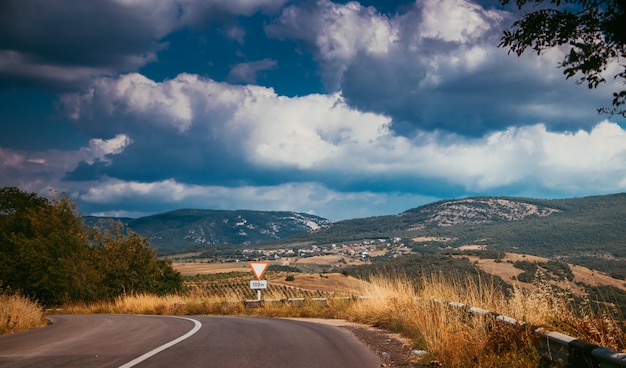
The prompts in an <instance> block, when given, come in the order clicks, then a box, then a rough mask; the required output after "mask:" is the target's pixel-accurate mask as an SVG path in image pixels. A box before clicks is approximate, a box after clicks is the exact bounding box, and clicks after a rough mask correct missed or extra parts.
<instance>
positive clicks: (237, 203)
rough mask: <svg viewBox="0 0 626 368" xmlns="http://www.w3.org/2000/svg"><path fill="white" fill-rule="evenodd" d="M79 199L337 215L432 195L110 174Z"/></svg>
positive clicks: (391, 210)
mask: <svg viewBox="0 0 626 368" xmlns="http://www.w3.org/2000/svg"><path fill="white" fill-rule="evenodd" d="M76 199H77V200H80V201H83V202H85V203H89V204H106V205H107V207H109V208H111V210H108V211H106V212H94V213H91V214H93V215H107V216H111V215H112V214H124V215H132V216H142V215H147V213H126V212H121V211H119V210H115V209H114V208H116V206H120V207H123V206H124V205H125V204H127V203H128V202H129V201H130V202H133V203H135V204H141V203H159V204H160V205H162V206H164V207H165V208H202V209H228V210H237V209H250V210H259V211H297V212H305V213H310V214H316V215H319V216H323V217H327V218H331V219H333V220H338V219H345V218H354V217H352V216H359V215H360V216H363V217H366V216H371V215H372V214H374V213H375V214H379V215H380V214H383V213H385V214H395V213H396V212H395V211H396V209H397V208H402V206H409V207H407V208H406V209H408V208H410V207H413V206H418V205H421V204H425V203H429V202H432V201H433V200H434V198H433V197H427V196H422V195H418V194H410V193H406V194H401V193H373V192H367V191H365V192H338V191H335V190H332V189H329V188H327V187H325V186H323V185H320V184H319V183H312V182H304V183H284V184H280V185H275V186H257V187H252V186H241V187H225V186H200V185H189V184H182V183H178V182H176V181H175V180H171V179H168V180H164V181H159V182H151V183H141V182H124V181H120V180H116V179H107V180H106V181H103V182H100V183H97V184H95V186H94V187H92V188H90V189H89V190H87V191H86V192H85V193H83V194H81V195H79V196H77V197H76ZM138 207H140V206H138Z"/></svg>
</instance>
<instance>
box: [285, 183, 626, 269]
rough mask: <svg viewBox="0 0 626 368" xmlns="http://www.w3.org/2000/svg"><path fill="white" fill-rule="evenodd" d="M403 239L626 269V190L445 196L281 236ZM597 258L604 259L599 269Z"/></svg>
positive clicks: (436, 247)
mask: <svg viewBox="0 0 626 368" xmlns="http://www.w3.org/2000/svg"><path fill="white" fill-rule="evenodd" d="M391 237H400V238H402V239H403V240H404V241H405V242H406V243H407V244H408V245H409V246H410V247H411V248H413V250H414V251H416V252H418V253H422V254H424V253H440V252H442V251H448V250H449V249H455V248H459V247H462V246H470V245H471V246H474V247H480V248H486V249H494V250H501V251H506V252H514V253H526V254H532V255H536V256H542V257H548V258H554V259H561V260H563V261H567V262H572V263H576V264H581V265H586V266H589V267H591V268H594V269H606V266H607V265H610V266H611V267H612V268H617V267H618V266H620V265H621V267H622V269H624V267H623V266H624V265H625V260H626V193H621V194H612V195H603V196H592V197H584V198H572V199H557V200H541V199H531V198H513V197H472V198H465V199H455V200H445V201H439V202H435V203H431V204H428V205H424V206H420V207H417V208H413V209H410V210H408V211H405V212H402V213H400V214H397V215H393V216H379V217H370V218H363V219H354V220H345V221H339V222H336V223H333V224H331V226H328V227H325V228H322V229H320V230H317V231H314V232H311V233H306V234H296V235H294V236H292V237H290V238H287V239H282V240H281V242H282V243H287V242H313V243H318V244H328V243H340V242H349V241H355V240H362V239H377V238H391ZM598 263H602V265H601V267H598Z"/></svg>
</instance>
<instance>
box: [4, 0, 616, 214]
mask: <svg viewBox="0 0 626 368" xmlns="http://www.w3.org/2000/svg"><path fill="white" fill-rule="evenodd" d="M520 14H521V13H520V11H518V10H517V9H515V8H514V7H512V6H502V5H500V4H499V2H498V1H497V0H479V1H473V0H416V1H392V0H363V1H361V2H358V1H350V2H346V1H330V0H302V1H289V0H150V1H147V0H90V1H75V0H3V1H2V3H1V4H0V187H8V186H16V187H18V188H20V189H21V190H23V191H26V192H35V193H38V194H40V195H41V196H45V197H56V196H58V195H59V194H61V193H64V194H66V195H67V196H69V197H70V198H71V199H72V200H73V201H74V202H75V203H76V205H77V208H78V210H79V212H80V213H81V214H84V215H101V216H126V217H139V216H145V215H149V214H154V213H159V212H164V211H169V210H175V209H181V208H196V209H225V210H237V209H248V210H271V211H297V212H306V213H310V214H314V215H318V216H321V217H325V218H327V219H330V220H335V221H337V220H342V219H352V218H362V217H370V216H378V215H392V214H397V213H400V212H403V211H405V210H408V209H411V208H414V207H418V206H420V205H423V204H427V203H432V202H435V201H438V200H442V199H457V198H464V197H469V196H483V195H486V196H515V197H532V198H544V199H556V198H574V197H583V196H590V195H602V194H610V193H620V192H624V191H626V120H625V119H624V118H623V117H620V116H609V115H599V114H598V112H597V109H598V108H600V107H608V106H610V103H611V101H612V93H613V92H615V91H619V90H622V89H623V84H621V85H620V84H619V83H620V81H619V80H617V81H616V80H614V79H613V78H611V77H607V83H605V84H603V85H601V86H600V87H599V88H597V89H592V90H590V89H588V88H587V87H586V85H579V84H577V83H576V81H575V80H574V78H573V79H569V80H567V79H566V78H565V77H564V75H563V70H562V69H561V68H559V67H558V65H559V62H560V61H562V59H563V56H564V54H565V52H566V51H567V50H565V49H554V50H550V51H549V52H547V53H545V54H543V55H540V56H538V55H537V54H534V53H527V54H523V55H522V56H521V57H518V56H517V55H515V54H509V53H508V50H506V49H503V48H500V47H498V44H499V42H500V38H501V36H502V32H503V30H504V29H507V28H510V26H511V24H512V23H513V21H514V20H515V19H517V18H518V17H519V16H520ZM619 68H620V66H619V65H616V64H615V65H610V66H609V68H608V70H607V73H608V74H607V75H613V74H615V73H616V72H617V71H619V70H620V69H619ZM611 73H613V74H611Z"/></svg>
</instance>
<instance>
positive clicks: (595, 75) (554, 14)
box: [500, 0, 626, 117]
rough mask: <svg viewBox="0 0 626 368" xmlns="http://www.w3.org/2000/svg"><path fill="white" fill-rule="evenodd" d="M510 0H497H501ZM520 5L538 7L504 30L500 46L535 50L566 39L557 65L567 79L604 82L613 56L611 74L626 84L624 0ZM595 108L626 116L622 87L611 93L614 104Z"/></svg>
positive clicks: (525, 1)
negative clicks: (616, 66)
mask: <svg viewBox="0 0 626 368" xmlns="http://www.w3.org/2000/svg"><path fill="white" fill-rule="evenodd" d="M510 2H511V0H500V3H501V4H502V5H506V4H508V3H510ZM515 3H516V5H517V7H518V9H520V10H521V9H523V8H525V7H531V6H534V7H535V8H536V10H534V11H532V12H530V13H527V14H525V15H524V17H523V18H521V19H519V20H517V21H515V22H514V23H513V25H512V29H511V30H505V31H504V35H503V36H502V39H501V42H500V47H505V48H509V52H515V53H516V54H517V55H518V56H520V55H521V54H522V53H524V51H526V49H528V48H530V49H532V50H533V51H535V52H537V54H541V53H542V52H543V51H545V50H547V49H550V48H553V47H557V46H564V45H565V46H567V45H569V48H570V49H569V52H568V53H567V54H566V55H565V57H564V59H563V61H562V62H561V64H560V66H561V67H562V68H564V70H563V73H564V74H565V76H566V78H567V79H569V78H571V77H574V76H578V77H579V79H578V81H577V83H579V84H585V83H586V84H587V86H588V87H589V88H596V87H597V86H598V85H599V84H601V83H604V82H606V79H605V78H604V76H603V74H604V72H606V70H607V66H609V65H611V64H612V63H614V62H617V63H618V64H619V66H620V68H619V70H618V72H617V73H615V75H614V76H613V78H614V79H622V80H623V82H624V84H625V85H626V45H625V43H626V0H516V1H515ZM598 112H600V113H608V114H611V115H613V114H617V115H622V116H624V117H626V89H624V90H621V91H617V92H614V93H613V107H611V108H607V107H603V108H599V109H598Z"/></svg>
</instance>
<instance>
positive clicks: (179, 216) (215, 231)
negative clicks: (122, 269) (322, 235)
mask: <svg viewBox="0 0 626 368" xmlns="http://www.w3.org/2000/svg"><path fill="white" fill-rule="evenodd" d="M108 219H109V218H100V217H86V218H85V220H86V223H87V224H89V225H95V224H98V223H100V222H102V221H103V220H108ZM115 220H120V221H122V222H123V223H124V224H125V225H126V226H128V228H130V229H131V230H133V231H135V232H137V233H138V234H140V235H142V236H145V237H147V238H148V239H149V240H150V243H151V244H152V245H153V246H154V247H155V248H157V249H160V250H163V251H179V250H186V249H193V248H198V247H199V246H204V249H206V245H216V244H248V245H249V244H259V243H264V242H270V241H273V240H277V239H281V238H284V237H288V236H290V235H293V234H296V233H303V232H308V231H311V230H316V229H319V228H321V227H324V226H328V225H329V224H330V221H329V220H327V219H324V218H321V217H318V216H313V215H309V214H305V213H298V212H288V211H246V210H239V211H226V210H194V209H183V210H176V211H171V212H165V213H160V214H156V215H152V216H146V217H140V218H136V219H115Z"/></svg>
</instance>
